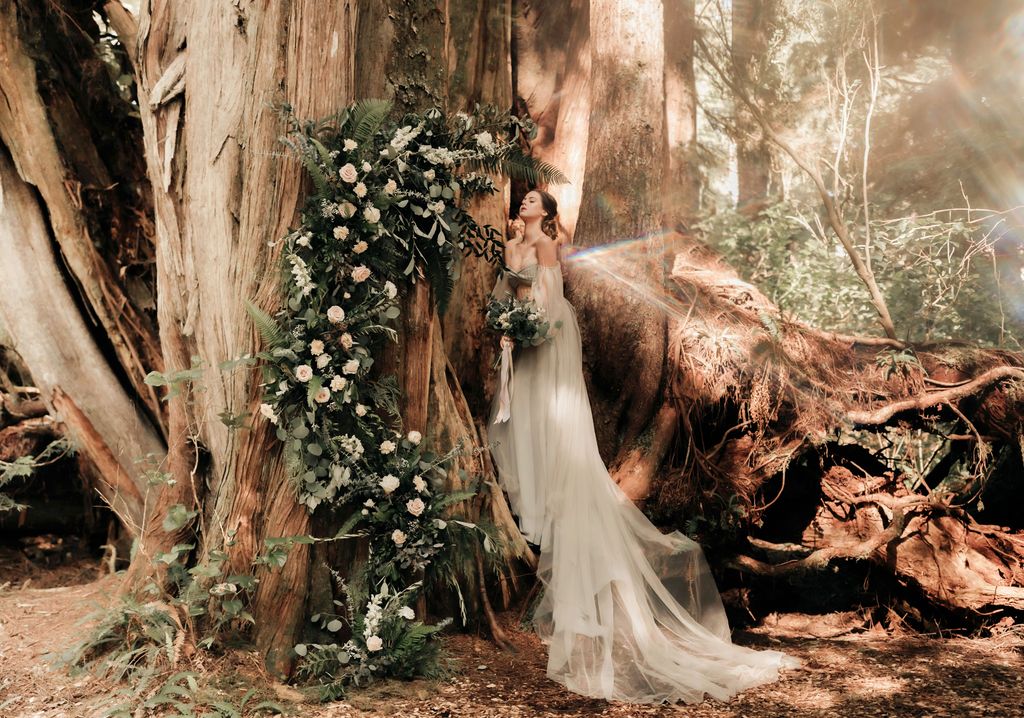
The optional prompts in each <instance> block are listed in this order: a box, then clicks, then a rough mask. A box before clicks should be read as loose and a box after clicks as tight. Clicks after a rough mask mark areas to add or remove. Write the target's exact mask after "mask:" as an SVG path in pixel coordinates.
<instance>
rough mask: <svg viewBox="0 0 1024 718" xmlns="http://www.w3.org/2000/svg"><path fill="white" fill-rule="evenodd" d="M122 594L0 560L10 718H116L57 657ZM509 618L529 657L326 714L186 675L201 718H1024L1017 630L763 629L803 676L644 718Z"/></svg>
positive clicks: (286, 690) (787, 619)
mask: <svg viewBox="0 0 1024 718" xmlns="http://www.w3.org/2000/svg"><path fill="white" fill-rule="evenodd" d="M117 582H118V578H117V577H116V576H111V575H109V574H107V575H104V573H103V570H102V567H101V565H100V564H98V563H95V562H88V561H76V562H74V563H73V564H72V565H61V566H55V567H54V568H45V567H40V566H37V565H36V564H34V563H32V562H31V561H29V560H28V559H27V558H26V557H25V556H24V554H23V553H22V552H20V551H16V550H11V549H0V716H2V717H3V718H58V717H59V718H64V717H65V716H73V717H76V718H77V717H79V716H81V717H83V718H93V717H100V716H104V715H107V714H108V713H109V712H110V709H111V708H112V707H113V706H114V705H116V704H117V702H118V701H117V698H116V696H117V691H118V686H117V685H114V684H111V683H109V682H108V681H105V680H102V679H99V678H96V677H94V676H91V675H89V674H80V675H70V674H69V673H68V672H67V671H65V670H63V669H61V668H59V667H54V664H53V657H54V656H56V655H59V654H60V653H61V652H62V651H65V650H67V648H68V647H69V646H71V645H73V644H75V643H76V642H77V641H79V640H80V639H81V637H82V635H83V628H82V625H81V621H82V619H83V618H84V617H85V616H87V615H89V614H90V613H91V612H92V611H94V610H95V609H96V608H97V607H98V606H103V605H108V604H109V602H110V601H111V598H112V597H113V596H114V595H115V594H116V587H117ZM500 618H501V620H502V622H503V624H504V626H505V628H506V630H507V631H508V632H509V634H510V638H511V640H512V642H513V643H514V645H515V646H516V648H517V652H515V653H509V652H504V651H501V650H499V649H498V648H496V647H495V646H494V645H493V644H492V643H491V642H489V641H488V640H486V639H485V638H483V637H479V636H474V635H466V634H452V635H450V636H448V637H447V638H446V639H445V646H446V648H447V651H448V654H449V656H450V658H451V659H452V661H453V665H454V667H455V669H456V670H455V674H454V675H453V677H452V678H450V679H447V680H443V681H427V680H416V681H387V682H383V683H380V684H377V685H374V686H371V687H369V688H366V689H361V690H358V691H353V692H351V693H350V694H349V697H348V699H347V700H344V701H339V702H335V703H326V704H324V703H318V702H317V701H316V697H315V691H314V690H312V689H311V688H304V689H302V688H297V687H294V686H286V685H282V684H280V683H277V682H275V681H273V680H271V679H270V678H269V677H268V676H267V675H266V674H265V673H264V672H263V671H262V668H261V661H260V660H259V657H258V654H257V653H256V652H254V651H252V652H247V651H242V650H231V651H228V652H226V653H225V654H224V655H222V656H217V657H210V655H209V654H202V655H204V656H205V657H204V658H203V659H202V663H200V664H193V665H190V666H188V670H193V671H195V672H196V674H197V681H198V693H196V695H197V696H199V697H200V699H201V701H203V702H202V703H200V704H198V705H196V708H195V714H196V715H203V714H204V713H205V714H206V715H231V713H230V711H229V710H228V709H227V708H224V709H223V711H222V712H221V713H218V712H215V711H214V710H213V709H212V707H211V706H212V705H213V704H214V702H215V701H224V702H226V703H225V704H227V703H231V704H233V705H234V706H235V707H236V708H238V707H240V706H241V705H242V702H241V698H242V696H243V695H244V694H245V693H246V691H247V689H249V688H254V689H255V690H256V693H255V695H254V696H253V697H252V698H251V699H250V700H249V701H248V702H247V703H246V704H245V705H246V706H248V707H249V708H250V709H251V708H252V707H254V706H255V705H256V704H257V703H258V702H260V701H266V700H269V701H272V702H274V703H276V704H277V705H278V706H279V707H280V708H282V709H283V710H284V714H285V715H290V716H302V717H303V718H350V717H351V718H376V717H378V716H380V717H381V718H384V717H387V718H399V717H400V718H414V717H418V716H424V717H426V716H437V717H441V718H456V717H460V716H466V717H470V716H471V717H473V718H484V717H486V716H523V717H527V716H616V717H624V716H678V717H681V718H726V717H729V718H779V717H783V716H784V717H790V716H792V717H793V718H817V717H818V716H821V717H823V718H824V717H826V716H827V717H828V718H837V717H846V716H850V717H856V718H860V717H862V716H899V717H900V718H904V717H907V718H910V717H913V718H925V717H927V716H931V717H932V718H940V717H947V716H948V717H957V718H959V717H961V716H963V717H970V718H974V717H981V716H992V717H993V718H1017V717H1021V718H1024V631H1022V630H1021V627H1019V626H1018V627H1010V628H1008V629H1007V630H1006V631H1005V632H1003V633H1001V634H999V635H993V636H989V637H986V638H964V637H943V638H936V637H928V636H921V635H917V634H910V633H903V634H899V635H897V634H893V633H891V632H886V631H884V630H882V629H881V628H874V629H871V628H868V629H864V628H863V626H862V623H861V622H860V621H857V620H851V619H852V618H854V617H853V616H852V615H848V614H828V615H824V616H807V615H799V614H782V615H773V616H771V617H769V620H766V621H765V622H764V624H763V625H762V626H760V627H758V628H756V629H753V630H745V631H738V632H737V633H736V634H735V635H734V640H735V642H736V643H739V644H743V645H748V646H752V647H758V648H775V649H781V650H784V651H786V652H788V653H791V654H793V655H795V656H798V657H799V658H801V659H802V660H803V661H804V663H805V668H804V669H802V670H799V671H789V672H787V673H786V674H785V677H784V679H783V680H781V681H779V682H776V683H772V684H770V685H766V686H762V687H759V688H755V689H752V690H750V691H747V692H744V693H742V694H740V695H739V696H737V697H735V698H733V699H732V700H731V701H729V702H727V703H721V702H716V701H705V702H704V703H702V704H699V705H692V706H685V705H680V706H637V705H626V704H612V703H608V702H606V701H603V700H594V699H588V698H583V697H581V696H578V695H576V694H573V693H571V692H569V691H567V690H565V689H563V688H562V687H561V686H560V685H558V684H556V683H554V682H552V681H550V680H548V679H547V678H546V677H545V674H544V671H545V662H546V652H545V649H544V646H543V644H542V643H541V642H540V641H539V639H537V637H536V636H535V635H534V634H532V633H531V632H529V631H524V630H522V629H521V628H519V627H518V625H517V619H518V615H517V614H514V613H511V612H509V613H505V614H501V616H500ZM851 627H852V628H851ZM178 670H185V668H184V667H183V666H181V665H179V666H178ZM202 705H205V706H206V707H205V708H201V707H200V706H202ZM240 714H241V715H257V714H258V715H266V713H262V712H260V713H255V712H252V711H251V710H242V711H240ZM136 715H140V716H141V715H148V714H144V713H142V712H140V713H137V714H136Z"/></svg>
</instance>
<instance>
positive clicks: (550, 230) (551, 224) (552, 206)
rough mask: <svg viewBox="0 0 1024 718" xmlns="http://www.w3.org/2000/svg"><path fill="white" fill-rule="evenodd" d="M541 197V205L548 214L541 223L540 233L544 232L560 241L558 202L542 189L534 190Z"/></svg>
mask: <svg viewBox="0 0 1024 718" xmlns="http://www.w3.org/2000/svg"><path fill="white" fill-rule="evenodd" d="M532 191H533V192H536V193H537V194H538V195H540V204H541V206H542V207H543V208H544V212H545V213H546V214H547V217H545V218H544V219H543V220H542V221H541V223H540V231H542V232H543V233H544V234H546V235H547V236H549V237H551V239H554V240H556V241H557V240H558V201H557V200H556V199H555V198H554V197H552V196H551V195H550V194H548V193H547V192H545V191H544V190H542V189H535V190H532Z"/></svg>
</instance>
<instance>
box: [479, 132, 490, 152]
mask: <svg viewBox="0 0 1024 718" xmlns="http://www.w3.org/2000/svg"><path fill="white" fill-rule="evenodd" d="M476 143H477V144H478V145H480V146H481V147H483V148H484V149H485V150H489V149H491V148H492V147H494V138H493V137H491V133H490V132H486V131H485V132H481V133H479V134H478V135H476Z"/></svg>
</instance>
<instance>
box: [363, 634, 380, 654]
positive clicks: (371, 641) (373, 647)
mask: <svg viewBox="0 0 1024 718" xmlns="http://www.w3.org/2000/svg"><path fill="white" fill-rule="evenodd" d="M382 648H384V641H382V640H381V638H380V636H370V637H369V638H367V639H366V650H368V651H379V650H380V649H382Z"/></svg>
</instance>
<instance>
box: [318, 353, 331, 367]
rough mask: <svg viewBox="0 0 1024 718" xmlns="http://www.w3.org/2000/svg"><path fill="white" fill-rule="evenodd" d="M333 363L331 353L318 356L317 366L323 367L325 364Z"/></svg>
mask: <svg viewBox="0 0 1024 718" xmlns="http://www.w3.org/2000/svg"><path fill="white" fill-rule="evenodd" d="M330 363H331V355H330V354H321V355H320V356H318V357H317V358H316V368H317V369H323V368H324V367H325V366H327V365H328V364H330Z"/></svg>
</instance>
